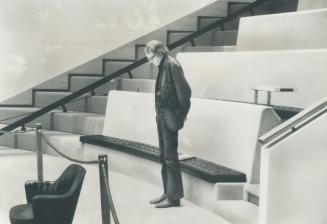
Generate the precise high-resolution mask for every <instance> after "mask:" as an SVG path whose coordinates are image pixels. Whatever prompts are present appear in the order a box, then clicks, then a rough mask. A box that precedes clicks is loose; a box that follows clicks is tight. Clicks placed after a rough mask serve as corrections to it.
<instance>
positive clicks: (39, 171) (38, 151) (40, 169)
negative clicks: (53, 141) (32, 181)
mask: <svg viewBox="0 0 327 224" xmlns="http://www.w3.org/2000/svg"><path fill="white" fill-rule="evenodd" d="M35 127H36V128H35V135H36V144H37V148H36V157H37V180H38V181H39V182H42V181H43V152H42V139H41V131H42V124H41V123H37V124H35Z"/></svg>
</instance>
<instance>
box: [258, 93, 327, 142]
mask: <svg viewBox="0 0 327 224" xmlns="http://www.w3.org/2000/svg"><path fill="white" fill-rule="evenodd" d="M326 112H327V97H324V98H322V99H321V100H319V101H318V102H316V103H314V104H312V105H311V106H309V107H307V108H306V109H304V110H303V111H301V112H300V113H298V114H297V115H295V116H294V117H292V118H290V119H289V120H287V121H285V122H284V123H282V124H280V125H278V126H277V127H275V128H273V129H272V130H270V131H269V132H267V133H266V134H264V135H262V136H261V137H260V138H259V141H260V142H261V143H262V144H263V145H269V146H271V145H273V144H276V143H277V142H279V141H281V140H283V139H284V138H286V137H287V136H289V135H291V134H292V133H294V132H296V131H298V130H299V129H300V128H302V127H304V126H305V125H307V124H308V123H310V122H311V121H313V120H314V119H316V118H318V117H319V116H321V115H323V114H324V113H326Z"/></svg>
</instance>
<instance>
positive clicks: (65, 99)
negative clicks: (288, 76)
mask: <svg viewBox="0 0 327 224" xmlns="http://www.w3.org/2000/svg"><path fill="white" fill-rule="evenodd" d="M267 1H271V0H257V1H255V2H253V3H251V4H249V5H247V6H245V7H244V8H242V9H239V10H237V11H235V12H233V13H231V14H229V15H228V16H226V17H224V18H222V19H220V20H218V21H216V22H214V23H212V24H209V25H207V26H205V27H203V28H202V29H200V30H198V31H195V32H194V33H191V34H189V35H187V36H186V37H184V38H182V39H180V40H178V41H175V42H174V43H172V44H170V45H169V46H168V48H169V49H170V50H172V49H174V48H176V47H179V46H181V45H183V44H185V43H187V42H191V44H192V46H195V41H194V39H195V38H197V37H199V36H201V35H203V34H204V33H207V32H209V31H211V30H213V29H215V28H217V27H224V24H225V23H227V22H229V21H231V20H233V19H235V18H237V17H239V16H241V15H242V14H244V13H245V12H251V13H252V12H253V10H254V8H256V7H258V6H259V5H261V4H263V3H264V2H267ZM146 62H147V59H146V58H142V59H140V60H137V61H135V62H134V63H132V64H130V65H128V66H126V67H124V68H122V69H120V70H118V71H116V72H113V73H112V74H110V75H108V76H106V77H104V78H102V79H100V80H98V81H96V82H94V83H92V84H90V85H88V86H86V87H84V88H82V89H80V90H77V91H76V92H73V93H71V94H69V95H67V96H65V97H63V98H62V99H60V100H57V101H56V102H54V103H52V104H50V105H48V106H46V107H44V108H41V109H40V110H38V111H35V112H34V113H32V114H30V115H27V116H26V117H24V118H22V119H20V120H18V121H16V122H13V123H12V124H9V125H8V126H6V127H4V128H2V129H1V131H2V132H1V133H0V135H1V134H3V132H7V131H11V130H13V129H15V128H18V127H21V126H24V125H25V124H27V123H29V122H31V121H33V120H35V119H36V118H38V117H40V116H42V115H44V114H46V113H48V112H50V111H52V110H54V109H56V108H58V107H63V108H65V104H68V103H69V102H70V101H72V100H74V99H76V98H77V97H80V96H82V95H83V94H85V93H88V92H93V91H94V89H96V88H98V87H100V86H102V85H104V84H105V83H107V82H109V81H111V80H113V79H115V78H117V77H119V76H120V75H122V74H125V73H130V72H131V70H133V69H135V68H137V67H139V66H141V65H143V64H144V63H146Z"/></svg>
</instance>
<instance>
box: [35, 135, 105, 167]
mask: <svg viewBox="0 0 327 224" xmlns="http://www.w3.org/2000/svg"><path fill="white" fill-rule="evenodd" d="M40 134H41V137H42V138H43V140H44V141H45V143H47V144H48V145H49V146H50V147H51V148H52V149H53V150H54V151H55V152H56V153H58V154H59V155H61V156H62V157H64V158H66V159H68V160H70V161H73V162H76V163H81V164H98V161H97V160H89V161H83V160H79V159H74V158H72V157H70V156H67V155H65V154H64V153H63V152H61V151H60V150H58V149H57V148H56V147H55V146H54V145H53V144H52V143H51V142H50V141H49V140H48V139H47V137H46V136H45V135H44V134H43V133H42V132H40Z"/></svg>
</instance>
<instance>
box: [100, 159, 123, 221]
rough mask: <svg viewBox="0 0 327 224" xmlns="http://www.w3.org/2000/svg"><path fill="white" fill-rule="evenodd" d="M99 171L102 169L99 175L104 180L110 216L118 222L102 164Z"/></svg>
mask: <svg viewBox="0 0 327 224" xmlns="http://www.w3.org/2000/svg"><path fill="white" fill-rule="evenodd" d="M99 165H100V164H99ZM101 171H102V172H101V177H102V179H103V180H104V182H105V184H106V187H105V189H106V191H105V192H106V194H107V199H108V203H109V207H110V210H111V212H112V218H113V219H114V222H115V224H119V220H118V216H117V213H116V209H115V206H114V201H113V200H112V196H111V192H110V187H109V183H108V177H107V174H106V169H105V167H104V165H103V164H101Z"/></svg>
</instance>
